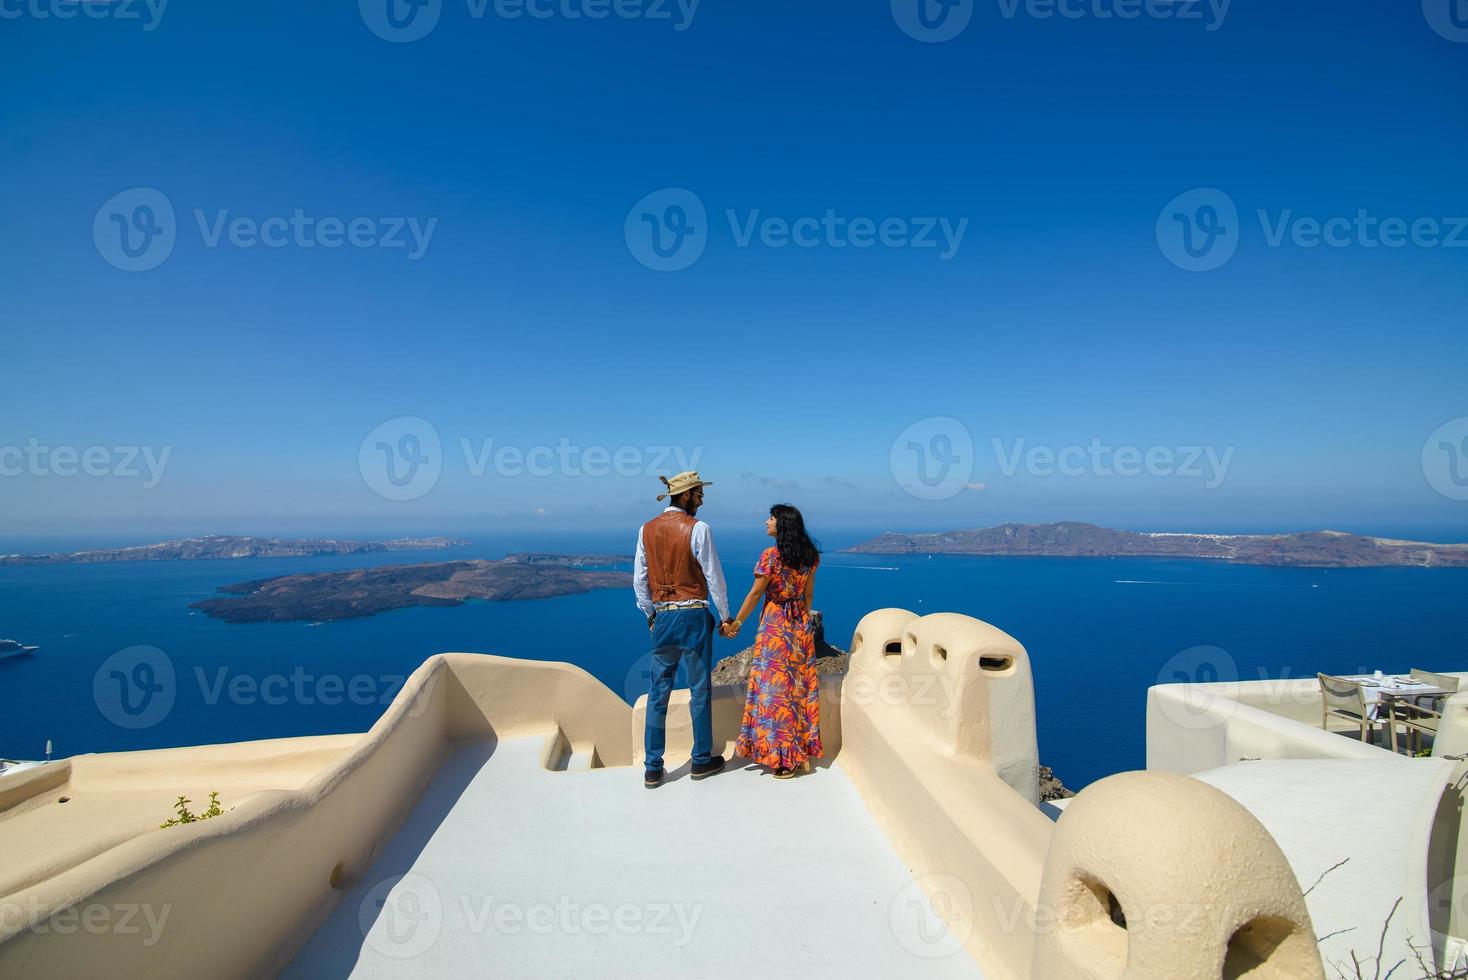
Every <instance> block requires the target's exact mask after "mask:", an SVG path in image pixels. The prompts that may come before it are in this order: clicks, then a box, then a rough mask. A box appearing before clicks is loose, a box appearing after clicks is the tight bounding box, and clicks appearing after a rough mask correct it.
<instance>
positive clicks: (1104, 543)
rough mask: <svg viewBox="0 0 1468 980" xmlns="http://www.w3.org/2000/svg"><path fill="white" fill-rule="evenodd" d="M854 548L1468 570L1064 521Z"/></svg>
mask: <svg viewBox="0 0 1468 980" xmlns="http://www.w3.org/2000/svg"><path fill="white" fill-rule="evenodd" d="M846 550H847V551H850V552H856V553H858V554H883V555H898V554H933V555H997V556H1028V557H1047V558H1123V557H1125V558H1210V559H1218V560H1222V561H1230V562H1233V563H1235V564H1238V565H1293V566H1299V567H1303V568H1367V567H1372V566H1382V565H1414V566H1420V567H1456V568H1468V544H1428V543H1426V542H1422V541H1398V540H1395V539H1392V538H1370V537H1362V536H1361V535H1358V534H1347V533H1345V532H1343V531H1304V532H1298V533H1292V534H1182V533H1172V532H1161V531H1158V532H1148V531H1117V530H1113V529H1112V528H1106V527H1097V526H1096V525H1094V524H1080V523H1076V522H1074V521H1063V522H1061V523H1058V524H1000V525H998V526H997V527H986V528H977V529H974V530H968V531H939V532H936V533H932V534H899V533H896V532H893V531H888V532H886V533H884V534H879V535H877V536H876V537H875V538H871V539H870V540H867V541H863V542H862V543H861V544H858V545H856V546H855V547H852V548H847V549H846Z"/></svg>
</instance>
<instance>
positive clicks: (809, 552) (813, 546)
mask: <svg viewBox="0 0 1468 980" xmlns="http://www.w3.org/2000/svg"><path fill="white" fill-rule="evenodd" d="M770 516H771V517H773V518H774V519H775V547H776V548H778V549H780V560H781V561H782V562H784V563H785V564H787V565H789V566H790V567H791V568H796V569H801V570H804V569H807V568H810V567H811V566H812V565H814V564H815V563H816V559H818V558H819V557H820V555H821V546H820V545H819V544H817V543H816V542H814V541H812V540H811V537H810V535H809V534H807V533H806V531H805V518H804V517H801V516H800V511H798V510H796V509H795V508H794V507H791V506H790V505H789V504H776V505H775V506H773V507H771V508H770Z"/></svg>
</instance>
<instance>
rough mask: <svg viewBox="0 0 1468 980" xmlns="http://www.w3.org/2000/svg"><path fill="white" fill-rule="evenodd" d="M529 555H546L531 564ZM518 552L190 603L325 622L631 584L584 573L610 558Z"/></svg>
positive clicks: (298, 578) (249, 586)
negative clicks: (497, 558)
mask: <svg viewBox="0 0 1468 980" xmlns="http://www.w3.org/2000/svg"><path fill="white" fill-rule="evenodd" d="M527 557H536V558H539V559H541V560H536V561H527V560H523V559H525V558H527ZM548 557H549V556H544V555H541V556H525V555H517V556H511V557H509V558H504V559H501V560H500V561H481V560H470V561H450V562H434V563H430V564H421V565H383V566H380V567H377V568H357V569H352V570H350V571H345V572H320V573H316V574H311V575H282V576H278V577H276V578H267V579H258V580H255V581H251V582H236V583H234V584H232V585H224V586H221V587H220V589H219V591H220V592H223V593H226V594H227V595H229V596H232V597H233V598H223V597H221V598H214V599H204V600H202V601H200V602H195V603H193V604H192V605H191V606H190V608H191V609H198V610H201V611H202V612H204V613H206V614H207V615H209V616H212V617H214V618H215V619H222V620H224V621H226V622H230V623H265V622H271V623H289V622H328V621H331V620H337V619H359V618H362V617H364V616H375V615H376V614H377V613H380V612H386V611H388V610H390V609H402V608H405V607H407V606H461V605H463V604H464V603H465V602H466V601H468V600H470V599H482V600H486V601H489V602H509V601H511V600H514V599H549V598H552V597H555V596H563V595H575V594H577V593H581V592H590V591H591V590H592V589H626V588H631V586H632V576H631V574H629V573H627V572H615V571H587V570H586V569H585V568H584V567H581V566H585V565H607V564H622V563H628V562H630V561H631V558H628V557H619V556H609V555H562V556H556V557H558V558H561V559H564V560H563V561H554V562H553V561H548V560H545V559H547V558H548Z"/></svg>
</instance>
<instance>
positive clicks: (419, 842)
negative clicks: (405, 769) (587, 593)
mask: <svg viewBox="0 0 1468 980" xmlns="http://www.w3.org/2000/svg"><path fill="white" fill-rule="evenodd" d="M544 749H545V746H544V739H543V738H517V739H510V740H507V741H503V742H499V743H497V744H496V743H494V742H484V743H477V744H470V745H466V746H463V747H461V748H459V749H458V750H457V751H456V752H455V753H454V754H453V755H452V756H451V757H450V758H449V759H448V761H447V762H445V763H444V765H443V767H442V768H441V769H439V771H438V774H437V776H436V777H435V778H434V780H433V782H432V784H431V785H430V786H429V787H428V789H427V791H426V792H425V793H424V794H423V797H422V798H421V799H420V800H419V801H418V803H417V804H416V805H415V806H414V808H413V810H412V812H411V814H410V815H409V816H408V819H407V821H406V822H405V823H404V825H403V827H402V829H400V830H399V831H398V832H397V834H396V835H395V836H394V837H393V838H392V840H391V841H389V842H388V844H387V846H386V847H385V848H384V849H383V851H382V853H381V854H380V855H379V856H378V858H377V860H376V861H375V862H374V863H373V865H372V867H371V868H370V869H369V870H368V872H367V873H366V874H365V875H364V876H363V877H362V878H361V879H360V880H359V881H357V882H356V883H355V884H353V885H352V886H351V887H350V888H348V889H347V890H346V891H345V892H344V893H343V894H342V898H341V902H340V904H338V905H337V907H336V910H335V911H334V912H333V913H332V914H331V917H330V918H329V919H327V921H326V922H325V923H324V924H323V925H322V926H321V927H320V928H319V929H318V930H317V931H316V933H315V935H313V936H312V937H311V939H310V940H309V941H308V942H307V943H306V946H305V948H303V949H302V950H301V951H300V953H299V954H298V955H297V956H296V958H295V960H294V961H293V962H292V963H291V964H290V965H289V967H287V969H286V970H285V971H284V973H283V974H282V975H283V976H285V977H299V978H302V980H314V978H322V977H346V976H351V977H401V976H407V975H412V976H476V977H533V976H602V977H647V976H672V975H679V976H731V975H736V974H737V975H740V976H761V975H764V976H790V975H792V974H812V973H814V974H815V975H821V976H847V977H896V976H908V975H912V974H914V973H921V974H922V975H924V976H929V977H935V978H959V977H962V978H975V977H981V976H983V974H982V973H981V972H980V971H979V969H978V967H977V966H976V965H975V963H974V962H973V960H972V959H971V958H970V957H969V956H968V955H967V953H965V952H964V950H963V947H962V945H961V944H960V943H958V942H957V941H956V939H955V938H954V937H953V936H952V935H951V934H950V933H949V932H948V929H947V926H946V925H945V923H944V921H943V919H942V918H940V917H939V916H937V915H936V914H935V913H934V912H933V911H932V909H931V907H930V906H929V904H928V901H927V899H926V897H925V896H924V895H923V893H922V891H921V890H920V889H919V888H917V887H915V886H914V885H913V875H912V870H911V869H910V868H909V867H908V866H907V865H906V864H904V863H903V862H902V860H901V859H900V858H899V857H898V856H897V854H896V852H895V851H894V850H893V849H892V846H891V844H890V843H889V842H888V841H887V839H886V838H885V837H884V836H883V834H882V832H881V830H879V829H878V827H877V826H876V824H875V823H874V822H873V820H872V818H871V815H870V814H869V813H868V812H867V809H866V807H865V805H864V804H863V803H862V800H861V797H860V796H859V795H858V793H857V791H856V789H855V787H854V786H852V784H851V782H850V780H848V779H847V778H846V775H845V774H844V773H843V772H842V770H841V767H840V765H839V763H838V764H836V765H833V766H830V767H829V768H818V769H817V770H816V771H815V772H813V773H811V774H809V775H802V776H799V777H797V778H795V779H791V780H783V781H777V780H774V779H772V778H770V777H769V776H768V775H766V774H764V773H763V772H761V771H760V770H759V769H758V768H757V767H753V766H747V765H745V766H740V765H738V764H737V763H738V762H739V761H740V760H733V764H731V765H730V767H728V768H726V769H725V770H724V772H722V773H720V774H718V775H716V776H712V777H709V778H707V779H703V780H700V781H698V782H694V781H693V780H691V779H689V778H687V773H688V768H687V765H686V763H685V764H684V765H682V766H681V768H671V765H670V771H669V779H668V781H667V782H665V783H664V784H663V786H661V787H660V788H658V789H656V790H653V791H648V790H646V789H644V788H643V786H642V781H641V778H640V770H639V769H637V768H635V767H634V768H617V769H589V770H580V771H564V772H552V771H547V770H546V769H545V768H544V767H543V766H542V764H541V759H542V757H543V755H544ZM670 763H671V760H670Z"/></svg>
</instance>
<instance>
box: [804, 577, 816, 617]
mask: <svg viewBox="0 0 1468 980" xmlns="http://www.w3.org/2000/svg"><path fill="white" fill-rule="evenodd" d="M815 601H816V570H815V569H814V568H812V569H811V570H810V578H808V579H806V580H805V611H806V612H810V611H811V610H812V609H814V608H815Z"/></svg>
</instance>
